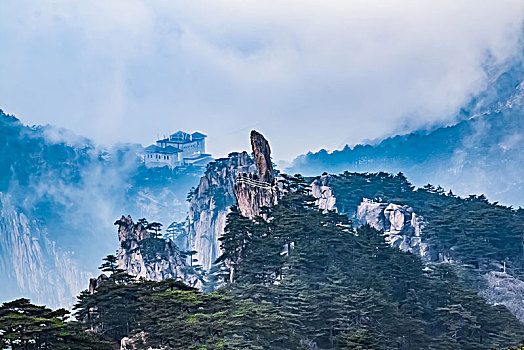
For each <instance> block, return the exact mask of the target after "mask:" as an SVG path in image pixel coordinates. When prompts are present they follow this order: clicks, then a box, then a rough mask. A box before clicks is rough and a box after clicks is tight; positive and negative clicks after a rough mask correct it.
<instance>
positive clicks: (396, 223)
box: [311, 174, 445, 261]
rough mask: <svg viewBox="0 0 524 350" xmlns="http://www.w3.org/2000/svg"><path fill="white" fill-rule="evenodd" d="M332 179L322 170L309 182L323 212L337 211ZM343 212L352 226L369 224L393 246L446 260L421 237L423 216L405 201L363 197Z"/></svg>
mask: <svg viewBox="0 0 524 350" xmlns="http://www.w3.org/2000/svg"><path fill="white" fill-rule="evenodd" d="M331 179H332V177H331V176H330V175H327V174H325V175H322V176H321V177H319V178H317V179H315V180H314V181H313V182H312V183H311V194H312V196H313V197H315V198H316V202H315V203H316V204H317V205H318V207H319V209H321V210H323V211H324V212H325V211H331V210H335V211H338V208H337V206H336V204H337V199H336V197H335V195H334V193H333V189H332V188H331V186H330V181H331ZM342 214H346V215H347V216H348V217H349V218H351V219H352V220H353V223H354V224H355V226H360V225H365V224H369V225H371V226H372V227H373V228H375V229H377V230H379V231H382V232H383V233H384V239H385V240H386V242H387V243H389V244H390V245H391V246H393V247H397V248H399V249H401V250H402V251H405V252H410V253H413V254H416V255H418V256H420V257H421V258H423V259H424V260H427V261H430V260H439V259H440V260H445V259H444V258H442V259H441V257H440V256H439V254H437V253H436V252H435V251H434V250H433V249H432V248H431V246H430V245H429V244H428V243H427V242H425V241H424V237H423V234H422V231H423V228H424V218H423V217H421V216H420V215H417V214H416V213H414V212H413V209H412V208H411V207H409V206H407V205H399V204H395V203H383V202H376V201H373V200H371V199H367V198H364V199H363V200H362V202H361V203H360V204H359V205H358V206H357V207H356V208H352V209H351V211H350V212H347V213H342Z"/></svg>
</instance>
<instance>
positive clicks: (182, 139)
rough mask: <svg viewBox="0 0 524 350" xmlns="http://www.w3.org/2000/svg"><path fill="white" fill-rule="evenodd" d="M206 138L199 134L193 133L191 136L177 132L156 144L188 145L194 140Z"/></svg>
mask: <svg viewBox="0 0 524 350" xmlns="http://www.w3.org/2000/svg"><path fill="white" fill-rule="evenodd" d="M206 137H207V136H206V135H204V134H202V133H200V132H194V133H192V134H188V133H187V132H183V131H177V132H175V133H174V134H171V135H169V137H167V138H163V139H160V140H158V141H157V142H165V143H169V142H173V143H189V142H193V141H195V140H201V139H204V138H206Z"/></svg>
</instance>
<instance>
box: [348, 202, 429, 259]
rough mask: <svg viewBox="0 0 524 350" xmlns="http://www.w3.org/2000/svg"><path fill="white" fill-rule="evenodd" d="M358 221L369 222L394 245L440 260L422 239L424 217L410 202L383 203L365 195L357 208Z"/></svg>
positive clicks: (356, 220)
mask: <svg viewBox="0 0 524 350" xmlns="http://www.w3.org/2000/svg"><path fill="white" fill-rule="evenodd" d="M355 223H356V224H357V225H359V224H369V225H370V226H372V227H373V228H375V229H377V230H379V231H382V232H384V239H385V240H386V242H387V243H389V244H390V245H391V246H392V247H397V248H399V249H400V250H402V251H404V252H410V253H413V254H415V255H418V256H420V257H421V258H423V259H424V260H428V261H431V260H436V259H437V256H435V252H434V250H432V249H431V248H430V245H429V244H428V243H426V242H424V241H423V235H422V230H423V229H424V218H423V217H421V216H419V215H417V214H415V213H414V212H413V209H412V208H411V207H409V206H407V205H399V204H394V203H380V202H375V201H373V200H371V199H367V198H364V200H363V201H362V203H361V204H360V205H359V206H358V207H357V211H356V215H355Z"/></svg>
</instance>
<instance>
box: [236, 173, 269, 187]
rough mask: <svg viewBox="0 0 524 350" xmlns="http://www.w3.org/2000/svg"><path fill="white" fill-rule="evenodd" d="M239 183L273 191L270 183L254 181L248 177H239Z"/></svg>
mask: <svg viewBox="0 0 524 350" xmlns="http://www.w3.org/2000/svg"><path fill="white" fill-rule="evenodd" d="M237 182H238V183H245V184H248V185H251V186H255V187H261V188H268V189H271V188H272V187H273V186H271V184H270V183H269V182H265V181H259V180H253V179H249V178H247V177H242V176H239V177H237Z"/></svg>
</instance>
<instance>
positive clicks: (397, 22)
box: [0, 0, 524, 160]
mask: <svg viewBox="0 0 524 350" xmlns="http://www.w3.org/2000/svg"><path fill="white" fill-rule="evenodd" d="M523 18H524V2H523V1H521V0H493V1H488V0H470V1H466V0H464V1H459V0H433V1H425V0H411V1H407V0H399V1H388V0H376V1H375V0H362V1H350V0H322V1H319V0H316V1H310V0H271V1H269V0H261V1H252V0H187V1H182V0H165V1H161V0H147V1H145V0H144V1H139V0H90V1H86V0H76V1H75V0H0V108H2V109H4V110H5V111H6V112H8V113H12V114H15V115H17V116H18V117H19V118H20V119H21V120H22V121H23V122H24V123H27V124H53V125H57V126H60V127H64V128H68V129H70V130H72V131H73V132H75V133H77V134H80V135H83V136H87V137H90V138H92V139H94V140H95V141H96V142H98V143H102V144H111V143H114V142H140V143H142V144H144V145H147V144H149V143H151V142H152V141H154V139H155V138H156V136H157V135H162V134H168V133H169V132H174V131H176V130H178V129H182V130H186V131H201V132H204V133H206V134H208V135H209V137H208V149H209V151H210V152H212V153H213V154H214V155H216V156H223V155H225V154H227V153H228V152H230V151H233V150H242V149H247V148H248V147H249V140H248V133H249V130H250V129H253V128H254V129H257V130H259V131H261V132H262V133H264V134H265V135H266V137H267V138H268V139H269V141H270V143H271V145H272V148H273V151H274V157H275V159H287V160H290V159H292V158H293V157H294V156H296V155H298V154H300V153H304V152H306V151H308V150H318V149H320V148H326V149H329V150H332V149H336V148H341V147H343V146H344V145H345V144H346V143H349V144H350V145H353V144H355V143H358V142H360V141H362V140H365V139H374V138H378V137H383V136H386V135H391V134H393V133H398V132H405V131H411V130H415V129H418V128H420V127H424V126H427V125H428V124H437V125H439V124H446V123H450V122H452V121H453V116H454V114H455V112H456V111H457V109H458V108H460V106H461V105H462V104H464V103H465V102H466V101H467V100H468V98H469V97H470V96H471V95H472V94H474V93H476V92H477V91H479V90H481V89H482V88H483V87H484V86H485V85H486V83H487V82H486V73H485V67H486V66H491V65H499V64H502V63H503V62H504V61H506V60H507V59H508V58H509V57H511V55H514V54H515V53H516V52H517V50H518V49H519V47H518V40H519V37H520V35H521V32H522V30H521V26H522V23H523Z"/></svg>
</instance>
